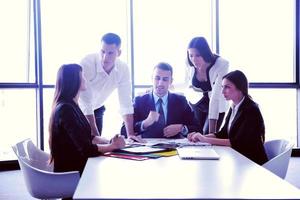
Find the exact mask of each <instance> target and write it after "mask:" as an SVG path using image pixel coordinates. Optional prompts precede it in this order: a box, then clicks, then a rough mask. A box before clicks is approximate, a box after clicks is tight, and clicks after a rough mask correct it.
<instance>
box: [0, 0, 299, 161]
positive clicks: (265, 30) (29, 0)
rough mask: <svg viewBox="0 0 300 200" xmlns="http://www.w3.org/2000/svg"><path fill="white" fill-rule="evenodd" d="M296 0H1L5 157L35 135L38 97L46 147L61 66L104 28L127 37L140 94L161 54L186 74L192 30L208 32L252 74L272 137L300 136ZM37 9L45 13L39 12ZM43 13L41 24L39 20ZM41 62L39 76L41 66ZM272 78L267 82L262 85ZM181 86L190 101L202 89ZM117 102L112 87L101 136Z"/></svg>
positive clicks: (0, 153)
mask: <svg viewBox="0 0 300 200" xmlns="http://www.w3.org/2000/svg"><path fill="white" fill-rule="evenodd" d="M295 2H296V1H295V0H263V1H262V0H226V1H225V0H224V1H221V0H201V1H200V0H109V1H106V0H51V1H42V0H9V1H8V0H6V1H1V2H0V25H1V34H0V44H1V45H0V55H1V66H0V70H1V73H0V120H1V126H0V136H1V140H0V160H8V159H9V157H10V156H9V155H8V154H9V153H8V152H11V145H12V144H14V143H15V142H16V141H19V140H21V139H23V138H24V139H25V138H28V137H30V138H32V139H33V141H38V140H37V139H38V138H39V137H38V134H40V133H39V132H38V131H37V130H38V128H37V127H38V126H39V123H40V120H39V119H38V117H39V115H38V113H37V112H38V110H39V109H37V108H38V106H37V105H38V104H39V103H41V104H42V106H43V111H44V113H43V116H41V117H43V122H44V124H43V125H44V126H43V127H44V130H43V132H44V137H43V138H44V141H43V143H44V148H45V149H46V150H48V122H49V116H50V111H51V103H52V99H53V92H54V89H53V86H54V84H55V79H56V73H57V70H58V68H59V67H60V66H61V65H62V64H65V63H74V62H75V63H78V62H80V60H81V59H82V58H83V57H84V56H85V55H87V54H89V53H97V52H99V50H100V39H101V36H102V35H103V34H105V33H107V32H115V33H118V34H119V35H120V36H121V38H122V54H121V59H122V60H124V61H125V62H127V63H128V65H129V67H130V70H131V69H133V71H132V75H133V77H132V78H133V83H134V85H133V87H134V89H135V91H134V92H135V93H134V94H139V93H141V92H144V91H145V90H147V89H149V86H151V85H152V80H151V75H152V69H153V67H154V65H155V64H157V63H158V62H162V61H163V62H168V63H170V64H171V65H172V66H173V68H174V84H175V85H177V84H180V83H182V82H183V79H184V70H185V67H186V66H185V65H186V63H185V62H186V50H187V45H188V43H189V41H190V40H191V39H192V38H193V37H195V36H204V37H206V39H207V40H208V43H209V45H210V47H211V48H212V50H213V51H214V52H218V53H219V54H220V56H222V57H224V58H225V59H227V60H228V61H229V62H230V69H231V70H233V69H241V70H242V71H244V72H245V73H246V75H247V77H248V79H249V81H250V82H251V83H255V84H254V87H255V88H251V89H250V94H251V96H252V97H253V98H254V100H255V101H256V102H257V103H258V104H259V106H260V108H261V111H262V113H263V116H264V120H265V125H266V139H267V140H269V139H274V138H286V139H288V140H291V141H292V142H294V143H295V144H297V126H298V123H299V122H298V121H297V117H298V116H297V114H298V113H297V107H298V104H297V103H298V102H297V92H298V90H297V89H296V88H297V87H298V86H299V85H297V84H299V83H298V82H296V80H297V79H296V73H295V72H296V71H299V70H298V69H299V66H296V64H298V63H296V53H295V52H296V50H297V51H299V50H298V49H297V48H298V46H299V45H297V44H296V40H295V38H296V33H297V32H299V31H297V30H296V27H295V24H296V22H295V21H296V20H295V19H296V11H295V10H296V9H295V7H296V6H295ZM34 3H40V6H41V7H40V10H39V7H38V6H37V7H35V8H33V4H34ZM15 5H18V6H15ZM35 9H37V11H40V15H39V14H38V13H34V11H36V10H35ZM297 9H298V8H297ZM298 12H299V11H298ZM33 16H35V17H36V18H35V20H37V21H34V18H33ZM39 17H41V18H39ZM39 20H40V22H41V24H40V25H41V32H39V30H38V29H37V30H35V29H34V26H33V25H34V24H36V23H38V22H39ZM298 23H299V22H298ZM33 33H35V34H36V35H37V36H41V40H42V41H41V50H42V52H40V51H39V50H40V49H35V46H34V44H35V43H34V41H35V40H36V38H34V37H33V36H34V34H33ZM132 44H133V46H131V45H132ZM36 53H37V54H36ZM35 55H38V56H40V57H36V58H35V57H34V56H35ZM34 59H36V60H34ZM34 61H41V63H35V62H34ZM39 64H41V65H39ZM132 66H133V68H131V67H132ZM39 69H42V72H43V73H42V77H39V74H35V72H38V71H39ZM36 77H37V80H36ZM38 80H42V81H41V83H42V85H39V83H40V81H39V82H38ZM290 83H292V84H290ZM266 85H268V88H263V87H264V86H266ZM291 85H292V88H290V86H291ZM39 87H41V88H42V89H43V99H42V100H43V101H41V102H39V101H37V100H36V99H37V97H38V96H39V93H38V92H39V90H37V88H39ZM177 92H184V94H185V95H187V98H188V99H189V100H193V98H194V99H195V98H199V97H198V96H196V95H197V94H195V92H193V93H191V92H187V90H177ZM37 102H38V103H37ZM118 105H119V102H118V98H117V93H116V92H115V93H113V95H112V96H111V97H109V99H108V101H106V103H105V106H106V112H105V116H104V130H103V134H104V136H105V137H111V136H113V135H114V134H116V133H118V132H119V129H120V127H121V123H122V119H121V116H120V115H119V113H118V110H119V106H118ZM112 122H113V123H112ZM16 124H17V125H16ZM298 146H299V144H298Z"/></svg>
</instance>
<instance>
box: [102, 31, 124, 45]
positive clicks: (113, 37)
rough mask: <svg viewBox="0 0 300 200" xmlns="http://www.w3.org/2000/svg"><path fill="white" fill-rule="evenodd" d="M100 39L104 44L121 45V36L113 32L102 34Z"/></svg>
mask: <svg viewBox="0 0 300 200" xmlns="http://www.w3.org/2000/svg"><path fill="white" fill-rule="evenodd" d="M101 41H103V42H105V43H106V44H115V45H116V46H120V45H121V38H120V36H118V35H117V34H115V33H106V34H105V35H103V36H102V39H101Z"/></svg>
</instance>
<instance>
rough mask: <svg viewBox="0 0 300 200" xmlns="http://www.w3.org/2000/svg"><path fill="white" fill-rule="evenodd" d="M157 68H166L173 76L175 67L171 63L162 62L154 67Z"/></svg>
mask: <svg viewBox="0 0 300 200" xmlns="http://www.w3.org/2000/svg"><path fill="white" fill-rule="evenodd" d="M156 68H158V69H161V70H164V71H170V72H171V76H173V67H172V66H171V65H170V64H169V63H165V62H160V63H158V64H157V65H156V66H155V67H154V69H156Z"/></svg>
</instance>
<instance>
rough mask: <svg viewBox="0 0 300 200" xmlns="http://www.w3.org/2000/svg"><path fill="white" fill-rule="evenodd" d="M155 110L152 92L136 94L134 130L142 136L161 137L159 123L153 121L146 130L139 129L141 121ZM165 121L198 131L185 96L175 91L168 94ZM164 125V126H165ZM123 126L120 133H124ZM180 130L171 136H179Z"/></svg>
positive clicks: (161, 131)
mask: <svg viewBox="0 0 300 200" xmlns="http://www.w3.org/2000/svg"><path fill="white" fill-rule="evenodd" d="M151 110H153V111H155V110H156V109H155V102H154V98H153V94H152V92H149V93H146V94H144V95H142V96H137V97H135V99H134V131H135V132H138V133H139V134H141V135H142V137H144V138H163V137H164V135H163V128H164V127H162V126H161V125H159V123H157V122H154V123H153V124H152V125H151V126H149V127H148V128H147V129H146V130H144V131H141V123H142V121H143V120H145V119H146V118H147V116H148V114H149V112H150V111H151ZM167 110H168V112H167V121H166V126H168V125H171V124H183V125H186V126H187V128H188V130H189V132H191V131H199V130H198V129H197V126H196V123H195V118H194V113H193V111H192V109H191V108H190V106H189V104H188V102H187V100H186V98H185V97H184V96H182V95H178V94H175V93H170V92H169V94H168V107H167ZM166 126H165V127H166ZM124 131H125V128H124V126H123V128H122V132H123V133H122V134H126V131H125V133H124ZM180 137H182V135H181V134H180V132H179V133H178V134H177V135H175V136H174V137H172V138H180Z"/></svg>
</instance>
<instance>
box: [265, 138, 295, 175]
mask: <svg viewBox="0 0 300 200" xmlns="http://www.w3.org/2000/svg"><path fill="white" fill-rule="evenodd" d="M264 147H265V150H266V153H267V156H268V159H269V161H268V162H266V163H265V164H263V165H262V166H263V167H264V168H266V169H268V170H270V171H271V172H273V173H274V174H276V175H277V176H279V177H280V178H282V179H284V178H285V176H286V173H287V169H288V166H289V161H290V158H291V154H292V148H293V144H291V143H289V142H288V141H287V140H283V139H282V140H279V139H278V140H270V141H267V142H265V144H264Z"/></svg>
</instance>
